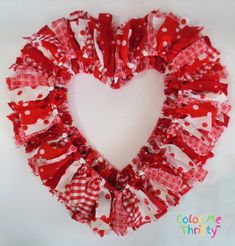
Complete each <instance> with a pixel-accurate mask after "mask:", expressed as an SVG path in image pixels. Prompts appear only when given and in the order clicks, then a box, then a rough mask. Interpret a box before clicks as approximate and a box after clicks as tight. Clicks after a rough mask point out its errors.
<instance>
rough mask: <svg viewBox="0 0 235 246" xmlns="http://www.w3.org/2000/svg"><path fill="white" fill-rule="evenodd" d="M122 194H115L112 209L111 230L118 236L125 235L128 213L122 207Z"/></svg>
mask: <svg viewBox="0 0 235 246" xmlns="http://www.w3.org/2000/svg"><path fill="white" fill-rule="evenodd" d="M122 196H123V195H122V192H116V194H115V198H114V201H113V208H112V228H113V230H114V231H115V232H116V233H117V234H118V235H122V236H124V235H126V234H127V228H128V224H127V220H128V213H127V211H126V210H125V208H124V206H123V200H122Z"/></svg>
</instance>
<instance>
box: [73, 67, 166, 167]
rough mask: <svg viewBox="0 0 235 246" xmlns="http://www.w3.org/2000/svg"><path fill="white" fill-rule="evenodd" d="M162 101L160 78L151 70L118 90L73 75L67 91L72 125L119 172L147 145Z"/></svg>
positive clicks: (92, 78)
mask: <svg viewBox="0 0 235 246" xmlns="http://www.w3.org/2000/svg"><path fill="white" fill-rule="evenodd" d="M164 98H165V97H164V83H163V77H162V75H161V74H160V73H159V72H157V71H156V70H153V69H151V70H148V71H144V72H141V73H139V74H137V75H136V76H135V77H134V78H133V79H132V80H131V81H130V82H129V83H128V84H127V85H126V86H125V87H122V88H121V89H118V90H114V89H112V88H110V87H108V86H105V85H104V84H102V83H101V82H100V81H98V80H97V79H96V78H94V77H93V76H91V75H87V74H79V75H76V76H74V77H73V78H72V80H71V81H70V83H69V88H68V101H69V110H70V112H71V115H72V117H73V121H74V125H75V126H76V127H77V128H78V129H79V131H80V132H81V133H82V134H83V136H84V137H85V138H86V139H87V140H88V143H89V144H90V145H91V146H92V147H93V148H95V149H97V151H99V152H100V153H101V155H102V156H103V157H104V158H105V159H107V160H108V161H109V162H110V163H111V164H112V165H113V166H115V167H116V168H117V169H119V170H121V169H122V168H124V167H125V166H126V165H127V164H128V163H130V162H131V160H132V159H133V158H134V157H135V156H136V155H137V153H138V151H139V150H140V148H141V147H142V146H143V145H144V144H145V143H146V142H147V140H148V138H149V137H150V135H151V133H152V131H153V129H154V127H155V125H156V123H157V120H158V118H159V116H160V114H161V109H162V105H163V101H164Z"/></svg>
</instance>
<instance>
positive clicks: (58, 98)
mask: <svg viewBox="0 0 235 246" xmlns="http://www.w3.org/2000/svg"><path fill="white" fill-rule="evenodd" d="M201 31H202V28H201V27H197V26H190V25H189V24H188V20H187V19H185V18H179V17H176V16H175V15H173V14H172V13H162V12H160V11H152V12H151V13H149V14H147V15H146V16H144V17H143V18H133V19H129V20H128V21H126V22H125V23H123V24H122V25H120V26H118V27H117V26H116V25H115V24H114V23H113V21H112V15H111V14H107V13H101V14H99V15H98V17H97V18H96V17H93V16H90V15H89V14H88V13H87V12H83V11H76V12H73V13H71V14H70V16H69V17H68V18H60V19H58V20H55V21H53V22H52V23H51V24H50V25H46V26H44V27H43V28H42V29H40V30H39V31H38V32H37V33H35V34H33V35H32V36H31V37H26V38H25V39H26V40H27V44H26V45H25V46H24V47H23V49H22V50H21V55H20V56H19V57H17V59H16V62H15V63H14V64H13V65H12V66H11V69H13V70H14V72H15V74H14V76H12V77H9V78H7V79H6V82H7V86H8V88H9V91H10V96H11V101H10V102H9V106H10V107H11V109H12V114H10V115H9V116H8V118H9V119H10V120H11V121H12V123H13V127H14V135H15V142H16V144H17V146H24V147H25V151H26V152H27V153H31V157H30V158H29V159H28V163H29V166H30V167H31V168H32V171H33V173H34V174H35V175H37V176H39V178H40V179H41V181H42V183H43V185H45V186H46V187H48V189H49V191H50V192H51V193H52V194H53V195H54V196H56V197H57V198H58V200H59V201H61V202H62V203H63V204H64V205H65V207H66V208H67V210H68V211H69V213H70V215H71V217H72V218H73V219H74V220H77V221H79V222H81V223H87V224H88V225H89V226H90V227H91V229H92V230H93V232H95V233H98V235H100V236H104V235H105V234H108V233H111V232H115V233H116V234H118V235H121V236H124V235H126V234H127V233H128V232H130V231H131V230H136V229H138V228H139V227H140V226H142V225H144V224H146V223H150V222H151V221H155V220H158V219H159V218H160V217H161V216H162V215H163V214H165V213H166V212H167V210H168V209H169V208H170V207H171V206H176V205H177V204H178V203H179V201H180V199H181V197H182V196H183V195H184V194H185V193H187V192H188V191H189V190H190V189H191V188H192V187H193V185H194V184H195V183H197V182H201V181H203V180H204V178H205V177H206V175H207V171H206V170H205V169H204V164H205V163H206V160H207V159H208V158H211V157H213V153H212V149H213V147H214V145H215V144H216V142H217V140H218V138H219V137H220V136H221V134H222V132H223V131H224V129H225V128H226V127H227V125H228V122H229V116H228V113H229V110H230V108H231V106H230V104H229V102H228V99H227V89H228V84H227V82H226V78H227V73H226V70H225V68H224V67H223V66H222V65H221V63H220V58H219V54H220V53H219V51H218V50H216V49H215V48H214V47H213V46H212V44H211V42H210V39H209V37H208V36H204V35H203V34H202V33H201ZM148 69H156V70H157V71H159V72H160V73H162V74H163V76H164V84H165V90H164V93H165V96H166V99H165V101H164V105H163V108H162V113H161V116H160V117H159V119H158V121H157V122H156V126H155V128H154V130H153V132H152V134H151V136H150V137H149V139H148V141H147V144H145V145H144V146H143V147H142V148H141V149H140V151H139V153H138V154H137V155H136V156H135V157H134V158H133V160H132V161H131V163H128V164H127V165H126V167H125V168H123V169H122V170H121V171H119V170H117V169H116V168H115V167H114V166H113V165H112V164H111V163H109V162H108V161H107V160H106V159H105V158H103V157H102V156H101V154H100V153H99V152H98V151H96V150H95V149H94V148H93V147H91V146H90V145H89V143H88V142H87V140H86V139H85V138H84V136H83V135H82V134H81V132H80V131H79V130H78V129H77V128H76V127H75V126H74V124H73V120H72V118H71V115H70V112H69V110H68V98H67V86H68V83H69V81H70V79H71V77H72V76H74V75H75V74H78V73H87V74H92V75H93V76H94V77H96V78H98V79H99V80H100V81H101V82H102V83H104V84H107V85H108V86H110V87H111V88H114V89H118V88H120V87H122V86H124V85H126V84H127V83H128V81H129V80H130V79H131V78H132V77H134V76H135V75H136V74H137V73H139V72H141V71H143V70H148Z"/></svg>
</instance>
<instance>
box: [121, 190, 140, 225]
mask: <svg viewBox="0 0 235 246" xmlns="http://www.w3.org/2000/svg"><path fill="white" fill-rule="evenodd" d="M122 200H123V206H124V208H125V209H126V211H127V213H128V214H129V216H128V221H129V224H130V225H131V226H132V227H133V228H138V227H140V226H141V225H142V223H143V217H142V214H141V211H140V208H139V206H138V203H139V202H140V200H139V199H138V198H137V196H136V195H135V194H133V193H132V192H131V191H130V190H129V189H128V188H126V189H124V190H123V198H122Z"/></svg>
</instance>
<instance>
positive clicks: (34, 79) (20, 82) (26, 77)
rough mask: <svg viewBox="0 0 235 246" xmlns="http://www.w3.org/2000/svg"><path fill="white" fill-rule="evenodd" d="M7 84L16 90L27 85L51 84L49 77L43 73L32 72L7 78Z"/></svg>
mask: <svg viewBox="0 0 235 246" xmlns="http://www.w3.org/2000/svg"><path fill="white" fill-rule="evenodd" d="M7 85H8V88H9V89H10V90H14V89H17V88H21V87H26V86H33V87H37V86H40V85H41V86H42V85H46V86H49V85H50V83H49V82H48V79H46V78H45V77H43V76H42V75H37V76H33V75H31V74H19V75H16V76H15V77H9V78H7Z"/></svg>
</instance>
